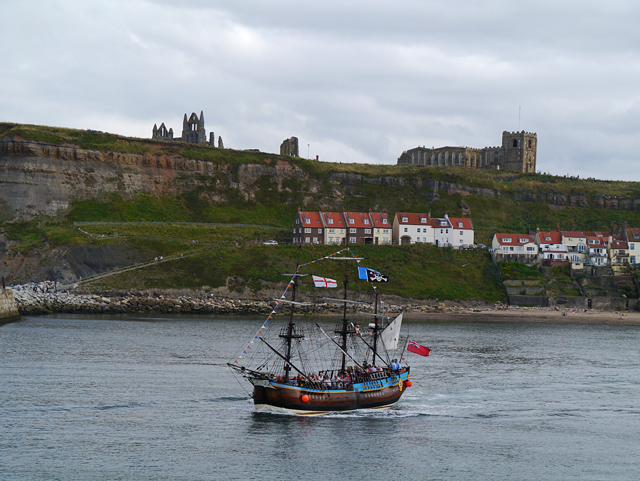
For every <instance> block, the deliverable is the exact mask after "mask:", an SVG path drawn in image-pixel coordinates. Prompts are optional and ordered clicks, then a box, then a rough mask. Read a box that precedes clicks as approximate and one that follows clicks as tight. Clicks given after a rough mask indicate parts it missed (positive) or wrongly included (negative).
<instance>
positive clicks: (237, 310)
mask: <svg viewBox="0 0 640 481" xmlns="http://www.w3.org/2000/svg"><path fill="white" fill-rule="evenodd" d="M14 296H15V301H16V303H17V307H18V310H19V312H20V314H22V315H39V314H52V313H87V314H92V313H93V314H100V313H103V314H118V313H132V312H149V313H152V312H155V313H166V314H241V315H268V314H270V313H271V312H272V310H273V309H274V306H275V305H276V303H275V301H273V300H265V299H262V300H261V299H246V298H244V299H242V298H232V297H219V296H216V297H214V296H212V295H210V294H209V295H207V294H205V293H203V292H202V291H194V292H184V291H182V292H174V293H172V292H167V291H164V292H158V291H141V292H132V293H118V294H114V293H108V294H107V293H100V294H98V293H86V292H81V291H75V292H74V291H59V290H57V289H56V288H55V286H54V284H53V283H50V282H47V283H40V284H35V285H33V284H25V285H23V286H16V287H15V288H14ZM470 304H473V305H470ZM501 307H502V306H501V305H495V306H494V305H492V304H491V305H489V304H486V303H482V302H480V301H472V302H471V303H469V302H467V303H465V302H463V301H460V302H456V301H446V302H442V301H434V300H428V301H415V300H414V301H411V302H409V301H406V300H396V302H394V303H386V304H385V311H386V312H387V313H388V314H389V315H396V314H398V313H400V312H401V311H406V312H414V313H428V312H449V313H455V312H480V310H493V309H499V308H501ZM280 310H282V311H286V312H288V306H286V307H282V308H281V309H278V311H280ZM296 311H297V312H299V313H306V314H333V315H338V316H339V315H342V311H343V306H342V304H340V303H339V302H335V303H327V302H315V303H314V302H313V301H310V305H306V306H299V307H298V308H296Z"/></svg>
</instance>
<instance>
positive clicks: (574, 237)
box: [560, 230, 589, 269]
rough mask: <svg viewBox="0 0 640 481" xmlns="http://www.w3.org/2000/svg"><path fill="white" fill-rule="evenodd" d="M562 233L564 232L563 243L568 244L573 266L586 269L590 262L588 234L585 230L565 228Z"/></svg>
mask: <svg viewBox="0 0 640 481" xmlns="http://www.w3.org/2000/svg"><path fill="white" fill-rule="evenodd" d="M560 233H561V234H562V243H563V244H564V245H565V246H567V253H568V255H569V261H571V268H572V269H584V268H585V266H586V265H587V264H588V258H587V255H588V253H589V247H588V246H587V236H586V235H585V233H584V232H575V231H566V230H563V231H560Z"/></svg>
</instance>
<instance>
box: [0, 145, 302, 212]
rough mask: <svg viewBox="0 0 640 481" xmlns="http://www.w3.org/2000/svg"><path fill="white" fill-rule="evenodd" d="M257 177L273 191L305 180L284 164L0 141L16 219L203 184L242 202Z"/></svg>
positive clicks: (5, 192)
mask: <svg viewBox="0 0 640 481" xmlns="http://www.w3.org/2000/svg"><path fill="white" fill-rule="evenodd" d="M263 176H268V177H269V178H270V180H271V182H272V183H275V184H276V185H278V186H279V188H281V186H282V183H283V181H284V180H285V179H291V178H296V179H300V180H304V179H305V178H306V176H305V174H304V172H303V171H302V170H301V169H300V168H299V167H297V166H295V165H292V164H289V163H288V162H284V161H274V162H272V163H271V164H270V165H259V164H243V165H241V166H239V167H235V168H234V167H232V166H230V165H228V164H215V163H212V162H206V161H201V160H192V159H185V158H181V157H174V156H167V155H154V154H144V155H138V154H122V153H117V152H98V151H92V150H83V149H79V148H77V147H65V146H56V145H50V144H44V143H40V142H21V141H16V140H3V141H0V201H4V203H5V209H7V210H9V211H10V212H11V214H12V216H13V217H15V218H19V219H25V218H26V219H28V218H31V217H34V216H37V215H41V214H45V215H55V214H57V213H59V212H61V211H64V210H66V209H67V208H68V207H69V206H70V203H71V202H72V201H74V200H83V199H90V198H94V197H97V196H99V195H100V194H104V193H110V192H118V193H119V194H121V195H123V197H128V196H133V195H136V194H139V193H141V192H148V193H152V194H155V195H175V194H179V193H182V192H186V191H190V190H192V189H194V188H195V187H198V186H200V185H204V184H208V185H210V186H211V185H213V187H214V189H213V191H214V192H215V186H216V185H218V186H219V187H220V188H221V191H223V190H224V189H227V188H231V189H239V190H240V191H242V192H243V195H244V196H245V198H251V196H252V192H251V186H252V185H253V184H254V183H255V182H256V181H257V180H258V179H259V178H260V177H263ZM214 197H215V194H214ZM214 200H216V199H215V198H214ZM217 200H221V199H217Z"/></svg>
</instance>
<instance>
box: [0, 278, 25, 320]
mask: <svg viewBox="0 0 640 481" xmlns="http://www.w3.org/2000/svg"><path fill="white" fill-rule="evenodd" d="M19 318H20V313H19V312H18V304H17V303H16V300H15V299H14V298H13V290H11V288H6V289H2V286H1V285H0V325H1V324H5V323H7V322H13V321H16V320H18V319H19Z"/></svg>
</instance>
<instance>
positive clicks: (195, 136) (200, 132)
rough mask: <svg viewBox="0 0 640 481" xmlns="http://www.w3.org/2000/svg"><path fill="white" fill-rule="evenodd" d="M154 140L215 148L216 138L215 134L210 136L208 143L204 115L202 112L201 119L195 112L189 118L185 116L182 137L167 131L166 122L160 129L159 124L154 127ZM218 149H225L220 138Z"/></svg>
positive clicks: (152, 136) (170, 130) (152, 135)
mask: <svg viewBox="0 0 640 481" xmlns="http://www.w3.org/2000/svg"><path fill="white" fill-rule="evenodd" d="M151 138H152V139H157V140H171V141H177V142H187V143H189V144H208V145H211V146H212V147H215V146H216V145H215V138H216V136H215V135H214V133H213V132H211V134H209V141H207V133H206V131H205V129H204V113H203V112H202V110H201V111H200V118H198V115H196V113H195V112H193V113H192V114H191V116H190V117H189V118H187V114H184V120H183V121H182V137H176V138H174V137H173V129H169V130H167V127H166V126H165V125H164V122H163V123H161V124H160V127H159V128H158V126H157V124H154V125H153V132H152V134H151ZM218 147H219V148H224V144H223V143H222V137H218Z"/></svg>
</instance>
